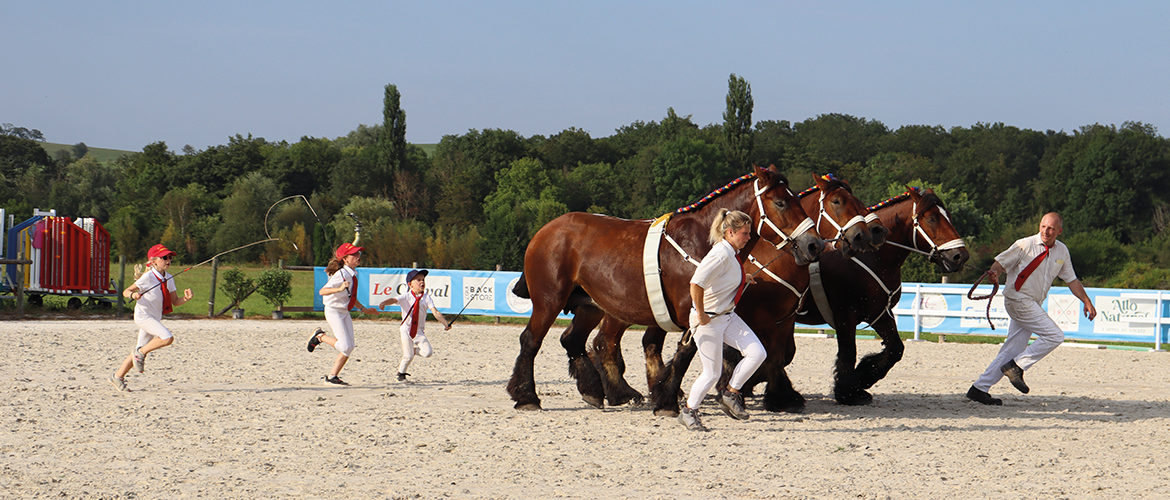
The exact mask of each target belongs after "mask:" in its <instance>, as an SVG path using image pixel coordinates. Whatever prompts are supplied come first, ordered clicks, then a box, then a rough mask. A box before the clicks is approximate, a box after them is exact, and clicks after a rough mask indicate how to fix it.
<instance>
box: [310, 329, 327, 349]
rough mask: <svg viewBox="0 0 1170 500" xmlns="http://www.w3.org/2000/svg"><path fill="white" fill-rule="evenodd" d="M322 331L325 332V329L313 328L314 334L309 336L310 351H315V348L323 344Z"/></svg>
mask: <svg viewBox="0 0 1170 500" xmlns="http://www.w3.org/2000/svg"><path fill="white" fill-rule="evenodd" d="M322 333H325V330H322V329H320V328H317V329H316V330H313V336H312V337H309V352H313V349H316V348H317V346H319V345H321V334H322Z"/></svg>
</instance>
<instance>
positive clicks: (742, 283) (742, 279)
mask: <svg viewBox="0 0 1170 500" xmlns="http://www.w3.org/2000/svg"><path fill="white" fill-rule="evenodd" d="M735 258H736V259H739V288H736V289H735V299H733V300H732V302H731V303H732V304H739V298H740V297H742V296H743V289H744V288H747V274H744V272H743V259H742V258H740V257H739V256H738V255H736V256H735Z"/></svg>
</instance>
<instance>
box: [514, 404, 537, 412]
mask: <svg viewBox="0 0 1170 500" xmlns="http://www.w3.org/2000/svg"><path fill="white" fill-rule="evenodd" d="M516 409H517V410H524V411H536V410H540V403H528V404H520V403H516Z"/></svg>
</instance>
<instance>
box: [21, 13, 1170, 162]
mask: <svg viewBox="0 0 1170 500" xmlns="http://www.w3.org/2000/svg"><path fill="white" fill-rule="evenodd" d="M1167 26H1170V2H994V1H993V2H937V1H932V2H607V1H593V2H561V1H553V2H548V1H544V2H524V1H511V2H483V1H479V2H444V1H426V2H395V1H377V2H344V1H341V2H299V1H280V2H253V1H243V2H241V1H230V2H221V1H201V2H157V1H142V2H130V1H126V2H88V1H86V2H81V1H77V2H61V1H52V0H46V1H35V2H30V1H25V2H4V4H3V5H2V6H0V37H2V40H3V43H4V49H3V50H2V51H0V72H2V73H0V122H3V123H12V124H14V125H16V126H21V127H26V128H35V129H39V130H40V131H41V132H42V133H44V135H45V139H46V140H48V141H49V142H58V143H65V144H75V143H78V142H85V143H86V144H87V145H89V146H91V147H104V148H114V149H125V150H134V151H140V150H141V149H142V148H143V147H144V146H146V145H148V144H150V143H153V142H158V141H166V143H167V146H168V147H169V148H170V149H172V150H174V151H178V150H181V149H182V148H183V146H184V145H191V146H193V147H195V148H196V149H204V148H207V147H208V146H214V145H219V144H226V143H227V142H228V137H230V136H232V135H235V134H243V135H247V134H252V135H253V136H256V137H264V138H266V139H268V140H273V141H279V140H287V141H290V142H296V141H298V140H299V139H300V138H301V137H302V136H312V137H326V138H335V137H338V136H343V135H345V134H347V133H348V132H349V131H351V130H353V129H354V128H356V127H357V126H358V125H359V124H375V123H381V121H382V97H383V87H384V86H385V85H386V84H389V83H393V84H395V85H397V86H398V89H399V90H400V91H401V93H402V107H403V109H404V110H405V111H406V117H407V118H406V121H407V140H408V141H410V142H414V143H434V142H438V141H439V140H440V139H441V138H442V137H443V136H444V135H448V134H463V133H466V132H467V131H468V130H469V129H485V128H500V129H510V130H514V131H516V132H518V133H520V134H521V135H524V136H531V135H536V134H541V135H546V136H547V135H552V134H556V133H558V132H560V131H562V130H564V129H566V128H569V127H577V128H580V129H584V130H587V131H588V132H590V133H591V134H592V135H593V136H594V137H604V136H608V135H611V134H613V132H614V130H615V129H617V128H618V127H621V126H623V125H628V124H630V123H632V122H634V121H637V120H642V121H647V122H649V121H657V120H661V119H662V117H664V116H665V115H666V110H667V108H669V107H673V108H674V109H675V111H676V112H677V113H678V114H680V115H683V116H685V115H691V116H692V118H693V120H694V121H695V122H696V123H698V124H700V125H706V124H710V123H720V122H722V113H723V109H724V106H725V104H724V97H725V96H726V94H727V79H728V75H730V74H731V73H736V74H738V75H740V76H743V77H744V78H745V79H747V81H748V82H749V83H750V84H751V86H752V95H753V97H754V99H755V111H754V113H753V118H754V119H755V120H756V121H759V120H768V119H770V120H789V121H793V122H797V121H802V120H805V119H807V118H811V117H815V116H817V115H821V114H826V113H845V114H849V115H853V116H858V117H864V118H868V119H872V120H878V121H881V122H882V123H884V124H886V125H887V126H889V127H890V128H891V129H896V128H897V127H899V126H902V125H942V126H944V127H947V128H950V127H955V126H963V127H969V126H971V125H974V124H975V123H978V122H985V123H991V122H1003V123H1006V124H1008V125H1014V126H1018V127H1021V128H1029V129H1034V130H1048V129H1052V130H1065V131H1069V132H1071V131H1073V130H1075V129H1077V128H1079V127H1081V126H1083V125H1088V124H1093V123H1102V124H1117V125H1120V124H1121V123H1123V122H1125V121H1140V122H1144V123H1148V124H1151V125H1153V126H1155V127H1157V128H1158V130H1159V133H1160V134H1161V135H1162V136H1167V135H1170V97H1168V89H1170V85H1168V83H1170V29H1167Z"/></svg>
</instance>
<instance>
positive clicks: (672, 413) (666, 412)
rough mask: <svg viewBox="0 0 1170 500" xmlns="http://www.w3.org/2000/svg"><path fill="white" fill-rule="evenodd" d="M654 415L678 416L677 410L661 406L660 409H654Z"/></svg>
mask: <svg viewBox="0 0 1170 500" xmlns="http://www.w3.org/2000/svg"><path fill="white" fill-rule="evenodd" d="M654 416H656V417H669V418H678V410H671V409H667V408H663V409H660V410H654Z"/></svg>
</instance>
